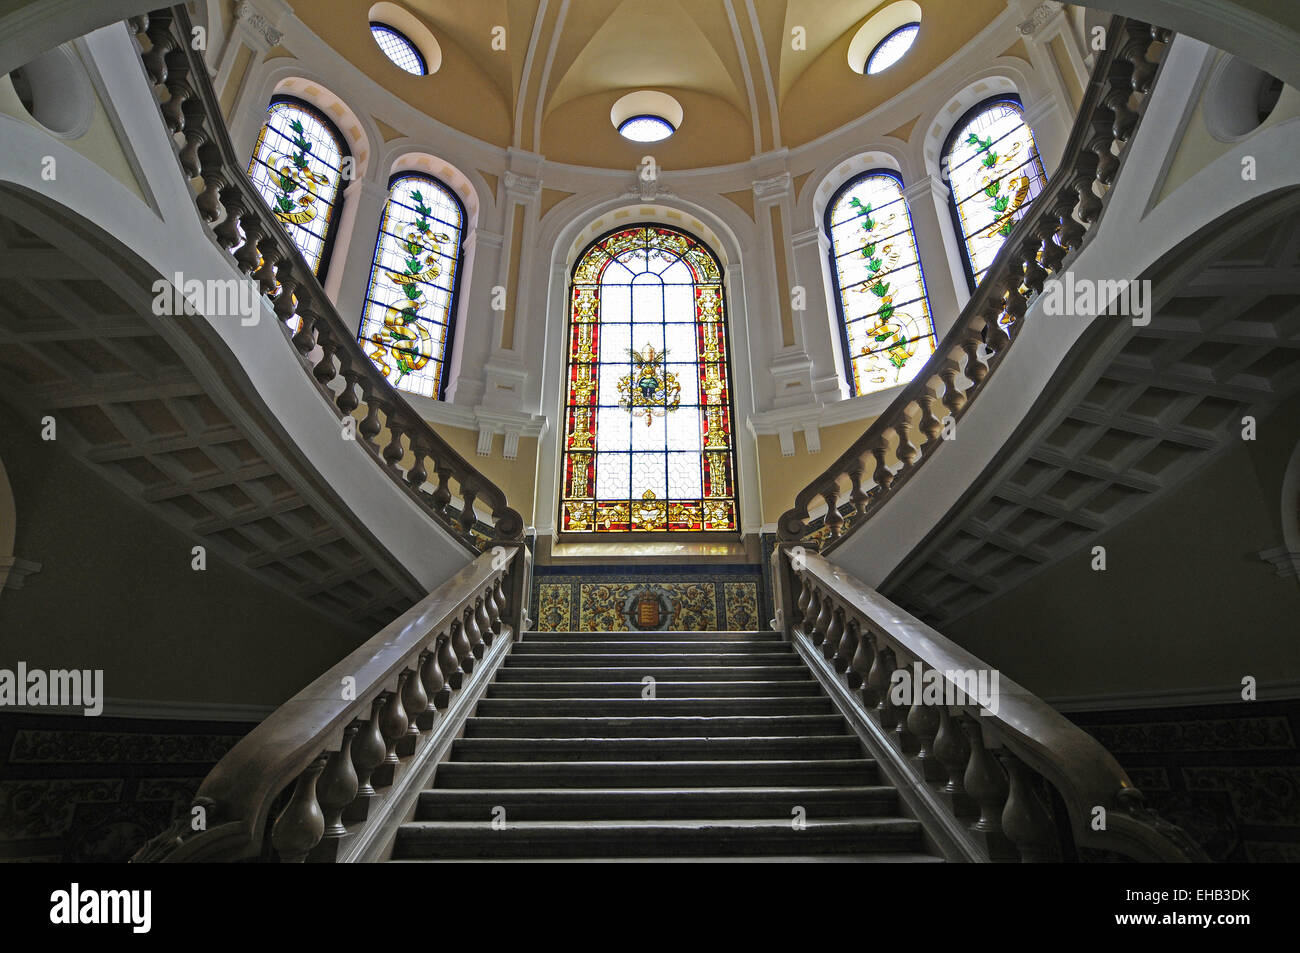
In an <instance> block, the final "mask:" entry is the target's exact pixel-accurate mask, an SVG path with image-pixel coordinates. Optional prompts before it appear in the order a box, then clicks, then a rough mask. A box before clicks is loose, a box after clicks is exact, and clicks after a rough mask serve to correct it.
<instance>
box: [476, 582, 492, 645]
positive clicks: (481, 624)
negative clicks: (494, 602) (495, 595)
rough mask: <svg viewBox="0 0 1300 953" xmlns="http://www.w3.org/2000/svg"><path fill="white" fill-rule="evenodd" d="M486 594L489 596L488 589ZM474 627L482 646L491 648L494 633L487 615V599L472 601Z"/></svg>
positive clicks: (489, 591)
mask: <svg viewBox="0 0 1300 953" xmlns="http://www.w3.org/2000/svg"><path fill="white" fill-rule="evenodd" d="M487 593H488V595H489V596H490V595H491V593H492V590H491V589H489V590H488V591H487ZM474 626H475V628H476V629H478V632H479V636H480V638H481V640H482V642H483V645H484V646H491V645H492V637H493V636H495V635H496V633H495V632H494V631H492V619H491V617H490V616H489V615H488V610H487V598H482V599H475V600H474ZM479 658H482V656H481V655H480V656H479Z"/></svg>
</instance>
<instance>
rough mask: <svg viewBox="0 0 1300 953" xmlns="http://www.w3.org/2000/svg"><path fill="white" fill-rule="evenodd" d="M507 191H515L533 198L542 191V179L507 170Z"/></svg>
mask: <svg viewBox="0 0 1300 953" xmlns="http://www.w3.org/2000/svg"><path fill="white" fill-rule="evenodd" d="M505 180H506V191H507V192H514V193H516V194H517V195H522V196H526V197H527V198H533V197H534V196H536V195H540V194H541V191H542V180H541V179H537V178H534V177H533V176H531V175H520V174H519V173H518V172H507V173H506V176H505Z"/></svg>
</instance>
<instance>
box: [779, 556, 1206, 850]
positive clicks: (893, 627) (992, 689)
mask: <svg viewBox="0 0 1300 953" xmlns="http://www.w3.org/2000/svg"><path fill="white" fill-rule="evenodd" d="M772 559H773V566H772V569H773V579H774V580H775V585H774V589H775V593H774V597H775V600H776V604H777V619H778V628H780V629H782V630H783V631H784V633H785V635H786V637H787V638H788V639H791V640H792V641H793V642H795V644H796V647H797V648H801V654H803V655H804V656H805V658H807V659H808V660H809V662H810V664H812V665H813V667H814V671H816V670H817V668H818V667H819V665H820V667H821V668H822V670H823V673H824V674H825V676H826V678H827V679H828V680H832V681H833V683H834V686H833V687H834V688H835V689H836V690H837V691H832V692H831V694H832V695H833V696H835V695H836V694H837V692H838V695H839V698H838V699H837V700H838V701H841V702H842V707H845V706H847V707H851V708H852V709H854V710H855V711H856V712H857V713H858V714H859V715H860V716H861V718H860V721H861V723H863V724H866V725H868V726H869V727H870V730H871V732H872V734H873V735H874V736H875V740H876V743H877V745H878V746H879V747H880V751H879V752H877V754H878V755H881V756H883V757H882V763H886V764H888V765H889V766H892V767H893V768H894V769H895V770H897V771H899V772H900V773H902V774H903V775H904V776H905V780H906V781H907V782H908V783H907V784H904V785H900V790H901V789H904V788H906V789H910V790H912V791H914V792H917V793H918V796H919V797H920V799H921V801H922V802H923V805H928V808H929V810H928V811H927V809H926V807H925V806H923V807H922V808H921V809H920V813H922V814H923V815H925V814H927V813H928V814H929V815H930V816H929V817H927V820H930V821H931V822H932V823H931V826H932V827H933V828H934V829H940V828H944V827H945V826H946V829H947V830H948V831H949V832H950V833H951V837H950V841H960V846H961V847H962V848H963V850H961V851H959V853H964V854H965V857H966V859H971V860H1022V861H1043V860H1048V861H1050V860H1061V859H1073V858H1071V857H1069V856H1068V854H1067V853H1066V851H1069V852H1071V853H1073V852H1077V851H1078V850H1079V849H1091V850H1098V851H1109V852H1113V853H1118V854H1121V855H1123V856H1125V857H1130V858H1133V859H1136V860H1139V861H1206V860H1208V859H1209V858H1208V857H1207V856H1206V854H1205V852H1204V851H1203V850H1202V849H1201V847H1200V846H1199V845H1197V844H1196V843H1195V842H1194V841H1193V840H1192V839H1191V838H1190V837H1188V836H1187V834H1186V833H1185V832H1184V831H1183V830H1182V829H1181V828H1179V827H1177V826H1175V825H1173V824H1170V823H1169V822H1167V821H1164V820H1163V819H1161V818H1160V817H1159V816H1158V815H1156V814H1155V813H1154V812H1152V811H1151V810H1149V809H1148V808H1146V807H1145V806H1144V805H1143V799H1142V794H1141V792H1140V791H1138V789H1137V788H1135V787H1134V786H1133V782H1132V781H1130V780H1129V777H1128V775H1127V774H1126V773H1125V772H1124V769H1123V768H1121V767H1120V766H1119V763H1118V762H1116V760H1115V758H1114V757H1113V756H1112V755H1111V754H1110V752H1109V751H1107V750H1106V749H1105V748H1104V747H1102V745H1101V744H1100V743H1098V742H1097V740H1096V739H1094V738H1093V737H1092V736H1091V735H1089V734H1087V733H1086V732H1085V731H1084V730H1083V729H1081V728H1079V727H1078V726H1077V725H1075V724H1073V723H1072V722H1070V721H1069V720H1068V719H1066V718H1065V717H1064V716H1063V715H1061V714H1060V713H1059V712H1058V711H1056V710H1055V709H1054V708H1052V707H1051V706H1050V705H1048V704H1047V703H1046V702H1044V701H1043V700H1042V699H1040V698H1038V697H1037V696H1035V695H1033V694H1032V693H1030V692H1029V691H1028V690H1026V689H1025V688H1023V687H1021V686H1020V685H1017V684H1016V683H1015V682H1013V681H1012V680H1011V679H1009V678H1005V677H1003V676H1001V674H1000V673H997V677H996V681H994V677H993V676H994V674H995V673H994V670H993V669H992V668H990V666H989V665H988V664H987V663H985V662H984V661H982V660H981V659H979V658H977V657H976V656H974V655H972V654H971V653H970V652H967V651H966V650H965V649H963V648H962V647H961V646H959V645H957V644H956V643H954V642H951V641H950V640H948V639H946V638H944V637H943V636H942V635H940V634H939V633H938V632H936V631H935V630H934V629H932V628H930V627H929V626H927V625H925V624H924V623H923V622H920V621H919V620H917V619H916V618H914V617H913V616H911V615H909V614H908V613H907V612H905V611H903V610H902V609H900V608H899V607H898V606H896V605H894V604H893V603H891V602H889V601H888V600H887V599H885V598H884V597H883V596H881V595H880V594H879V593H878V592H876V591H875V590H874V589H871V588H870V587H869V586H867V585H866V584H864V583H862V582H860V581H859V580H857V579H855V578H853V577H852V576H850V575H849V574H848V573H846V572H844V571H843V570H841V569H839V568H837V567H836V566H835V565H833V564H832V563H830V562H829V561H827V560H826V559H825V558H824V557H822V556H820V555H818V554H817V553H814V552H812V551H810V550H808V549H806V548H805V547H802V546H794V547H791V546H788V545H785V544H782V545H781V546H780V547H778V549H777V551H776V552H775V553H774V554H773V557H772ZM819 657H820V658H819ZM918 676H919V681H920V684H919V685H918V684H917V681H918ZM981 677H983V679H984V680H983V682H982V683H981V681H980V679H981ZM981 686H983V690H981ZM905 688H913V689H915V690H914V691H911V692H910V693H907V692H904V691H903V689H905ZM990 702H991V704H990ZM846 714H849V715H850V717H852V714H853V712H848V711H846ZM1052 792H1055V793H1056V794H1057V795H1058V797H1056V798H1054V797H1052V796H1051V794H1052ZM935 815H942V816H941V817H938V818H937V819H936V817H935ZM936 820H937V822H936Z"/></svg>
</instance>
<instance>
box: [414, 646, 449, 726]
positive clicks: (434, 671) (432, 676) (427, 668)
mask: <svg viewBox="0 0 1300 953" xmlns="http://www.w3.org/2000/svg"><path fill="white" fill-rule="evenodd" d="M445 638H446V636H442V635H439V636H438V638H437V639H435V640H434V642H433V648H429V649H425V650H424V651H423V652H421V653H420V681H421V682H422V683H423V684H424V697H425V698H427V699H428V700H429V703H428V705H426V706H425V709H424V712H423V713H422V714H421V715H420V717H419V718H418V719H416V721H417V723H418V724H419V726H420V730H421V731H429V730H430V729H431V728H433V724H434V722H435V721H436V720H437V718H438V709H439V708H446V707H447V704H446V702H444V703H443V704H442V705H439V704H438V696H439V695H440V694H442V692H443V691H445V690H446V688H447V677H446V676H445V675H443V674H442V662H441V660H440V659H439V658H438V647H439V646H440V644H441V642H440V641H439V640H443V639H445Z"/></svg>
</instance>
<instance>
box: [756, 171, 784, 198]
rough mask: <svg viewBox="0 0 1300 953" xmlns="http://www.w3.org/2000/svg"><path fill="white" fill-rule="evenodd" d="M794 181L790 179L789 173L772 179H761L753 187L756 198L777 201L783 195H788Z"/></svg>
mask: <svg viewBox="0 0 1300 953" xmlns="http://www.w3.org/2000/svg"><path fill="white" fill-rule="evenodd" d="M793 181H794V180H793V179H791V178H790V173H789V172H782V173H781V174H780V175H774V176H772V177H771V178H770V179H759V180H758V181H756V182H755V183H754V185H753V189H754V198H756V199H759V200H760V201H761V200H763V199H776V198H780V197H781V196H782V195H788V194H789V193H790V191H791V189H792V186H793Z"/></svg>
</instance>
